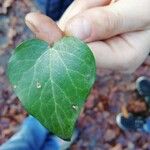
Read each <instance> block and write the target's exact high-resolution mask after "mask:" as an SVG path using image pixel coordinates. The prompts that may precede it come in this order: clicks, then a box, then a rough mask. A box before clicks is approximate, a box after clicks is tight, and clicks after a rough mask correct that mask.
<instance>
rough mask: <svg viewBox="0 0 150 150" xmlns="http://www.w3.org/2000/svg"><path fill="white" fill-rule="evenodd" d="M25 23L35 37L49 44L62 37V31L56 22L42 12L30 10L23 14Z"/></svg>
mask: <svg viewBox="0 0 150 150" xmlns="http://www.w3.org/2000/svg"><path fill="white" fill-rule="evenodd" d="M25 23H26V25H27V26H28V27H29V28H30V30H31V31H32V32H33V33H34V34H35V35H36V37H37V38H39V39H41V40H44V41H47V42H48V43H49V44H51V43H54V42H56V41H58V40H59V39H60V38H62V36H63V33H62V31H61V30H60V29H59V27H58V26H57V24H56V23H55V22H54V21H53V20H52V19H50V18H49V17H47V16H46V15H44V14H41V13H39V12H31V13H28V14H27V15H26V16H25Z"/></svg>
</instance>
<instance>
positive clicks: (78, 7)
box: [58, 0, 111, 30]
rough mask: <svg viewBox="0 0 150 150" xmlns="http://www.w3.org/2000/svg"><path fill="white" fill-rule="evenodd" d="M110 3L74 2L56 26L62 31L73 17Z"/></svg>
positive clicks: (107, 1)
mask: <svg viewBox="0 0 150 150" xmlns="http://www.w3.org/2000/svg"><path fill="white" fill-rule="evenodd" d="M110 1H111V0H75V1H74V2H73V3H72V4H71V5H70V6H69V8H68V9H67V10H66V12H65V13H64V14H63V16H62V18H61V19H60V20H59V22H58V25H59V27H60V28H61V29H62V30H64V27H65V25H66V23H67V21H68V20H69V19H71V18H72V17H73V16H75V15H77V14H78V13H81V12H82V11H85V10H86V9H89V8H92V7H97V6H104V5H107V4H109V3H110Z"/></svg>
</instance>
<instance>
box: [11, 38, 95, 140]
mask: <svg viewBox="0 0 150 150" xmlns="http://www.w3.org/2000/svg"><path fill="white" fill-rule="evenodd" d="M8 76H9V80H10V82H11V83H12V85H13V87H14V90H15V92H16V94H17V96H18V97H19V99H20V101H21V103H22V105H23V106H24V108H25V109H26V110H27V112H28V113H29V114H31V115H33V116H34V117H35V118H36V119H38V120H39V121H40V122H41V123H42V124H43V125H44V126H45V127H46V128H47V129H48V130H49V131H51V132H53V133H54V134H56V135H57V136H59V137H61V138H62V139H66V140H70V138H71V136H72V133H73V130H74V124H75V122H76V120H77V118H78V116H79V114H80V111H81V109H82V107H83V105H84V103H85V101H86V98H87V96H88V94H89V92H90V89H91V87H92V85H93V83H94V81H95V77H96V67H95V60H94V56H93V54H92V52H91V50H90V49H89V48H88V46H87V45H86V44H85V43H83V42H81V41H80V40H78V39H76V38H74V37H64V38H62V39H61V40H60V41H58V42H56V43H55V44H54V45H53V46H49V45H48V43H46V42H45V41H42V40H38V39H31V40H28V41H26V42H24V43H22V44H21V45H19V46H18V47H17V48H16V49H15V52H14V53H13V55H12V57H11V58H10V61H9V64H8Z"/></svg>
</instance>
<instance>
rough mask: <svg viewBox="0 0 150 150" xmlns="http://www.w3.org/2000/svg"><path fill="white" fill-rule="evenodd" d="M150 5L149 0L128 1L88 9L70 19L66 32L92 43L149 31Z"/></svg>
mask: <svg viewBox="0 0 150 150" xmlns="http://www.w3.org/2000/svg"><path fill="white" fill-rule="evenodd" d="M136 1H137V2H136ZM149 5H150V1H149V0H144V1H139V0H126V1H118V2H116V3H114V4H112V5H109V6H105V7H95V8H92V9H88V10H87V11H84V12H83V13H80V14H78V15H76V16H75V17H73V18H72V19H70V20H69V21H68V22H67V23H66V27H65V32H66V34H67V35H73V36H76V37H78V38H80V39H81V40H85V41H86V42H92V41H96V40H103V39H107V38H110V37H112V36H115V35H118V34H121V33H126V32H130V31H138V30H144V29H148V28H150V19H149V14H150V9H149ZM143 9H144V10H143Z"/></svg>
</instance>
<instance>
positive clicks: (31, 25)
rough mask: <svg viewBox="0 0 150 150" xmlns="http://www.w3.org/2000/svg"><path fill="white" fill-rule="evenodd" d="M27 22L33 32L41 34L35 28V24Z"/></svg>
mask: <svg viewBox="0 0 150 150" xmlns="http://www.w3.org/2000/svg"><path fill="white" fill-rule="evenodd" d="M25 22H26V25H27V26H28V27H29V28H30V30H31V31H32V32H34V33H39V31H38V29H37V28H36V27H35V26H34V24H33V23H32V22H31V21H29V20H25Z"/></svg>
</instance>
